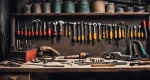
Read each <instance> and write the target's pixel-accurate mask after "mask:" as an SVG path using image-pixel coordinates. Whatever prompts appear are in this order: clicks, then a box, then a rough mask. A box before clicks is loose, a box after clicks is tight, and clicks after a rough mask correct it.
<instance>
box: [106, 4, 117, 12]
mask: <svg viewBox="0 0 150 80" xmlns="http://www.w3.org/2000/svg"><path fill="white" fill-rule="evenodd" d="M105 8H106V12H110V13H114V12H115V5H114V3H107V4H106V6H105Z"/></svg>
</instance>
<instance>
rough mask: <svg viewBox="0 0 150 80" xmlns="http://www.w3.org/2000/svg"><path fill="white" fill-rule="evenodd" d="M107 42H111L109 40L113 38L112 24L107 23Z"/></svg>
mask: <svg viewBox="0 0 150 80" xmlns="http://www.w3.org/2000/svg"><path fill="white" fill-rule="evenodd" d="M109 37H110V38H109V43H110V44H111V40H112V39H113V31H112V25H111V24H110V25H109Z"/></svg>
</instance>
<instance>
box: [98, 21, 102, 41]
mask: <svg viewBox="0 0 150 80" xmlns="http://www.w3.org/2000/svg"><path fill="white" fill-rule="evenodd" d="M101 25H102V24H101V23H98V41H100V40H101V39H102V36H101Z"/></svg>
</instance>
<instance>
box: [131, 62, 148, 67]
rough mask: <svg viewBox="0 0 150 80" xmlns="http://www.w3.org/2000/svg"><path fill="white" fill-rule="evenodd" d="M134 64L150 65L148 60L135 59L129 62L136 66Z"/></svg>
mask: <svg viewBox="0 0 150 80" xmlns="http://www.w3.org/2000/svg"><path fill="white" fill-rule="evenodd" d="M136 65H150V61H137V62H131V63H130V66H136Z"/></svg>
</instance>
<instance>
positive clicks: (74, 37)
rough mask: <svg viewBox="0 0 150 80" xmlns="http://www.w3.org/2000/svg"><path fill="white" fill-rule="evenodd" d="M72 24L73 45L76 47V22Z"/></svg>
mask: <svg viewBox="0 0 150 80" xmlns="http://www.w3.org/2000/svg"><path fill="white" fill-rule="evenodd" d="M70 24H73V37H72V40H73V45H75V43H76V41H77V38H76V22H70Z"/></svg>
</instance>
